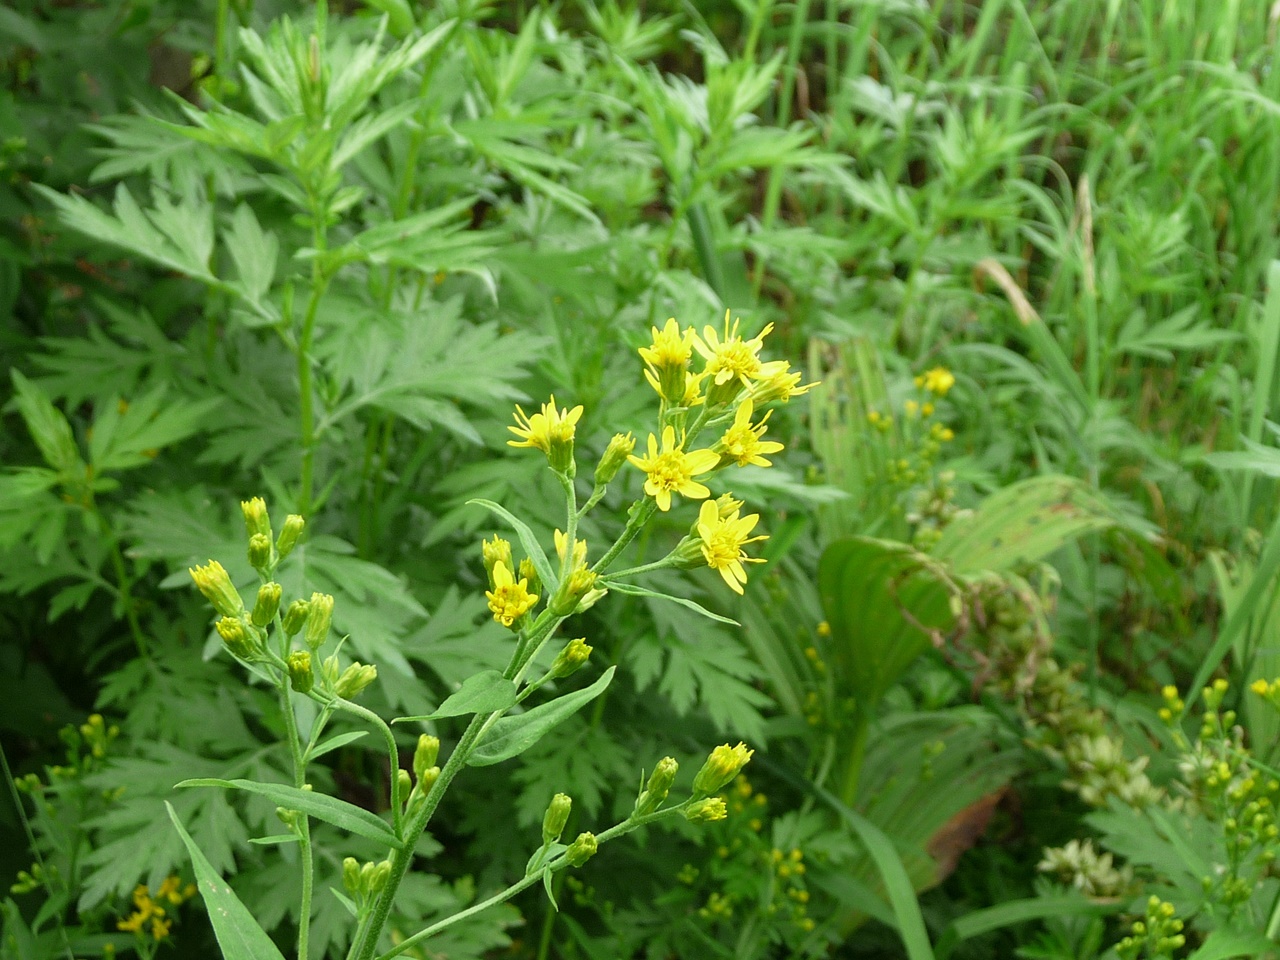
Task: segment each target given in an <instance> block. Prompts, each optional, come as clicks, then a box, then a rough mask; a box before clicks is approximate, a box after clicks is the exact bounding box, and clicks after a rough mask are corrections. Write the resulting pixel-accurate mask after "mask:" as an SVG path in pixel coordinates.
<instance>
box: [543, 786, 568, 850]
mask: <svg viewBox="0 0 1280 960" xmlns="http://www.w3.org/2000/svg"><path fill="white" fill-rule="evenodd" d="M572 809H573V801H572V800H571V799H570V798H569V797H568V795H566V794H563V793H557V794H556V795H555V796H554V797H552V798H551V802H550V803H549V804H547V812H546V815H545V816H543V818H542V843H543V845H544V846H546V845H548V844H552V843H555V842H556V841H557V840H559V839H560V834H562V833H564V825H565V824H566V823H568V822H569V811H570V810H572Z"/></svg>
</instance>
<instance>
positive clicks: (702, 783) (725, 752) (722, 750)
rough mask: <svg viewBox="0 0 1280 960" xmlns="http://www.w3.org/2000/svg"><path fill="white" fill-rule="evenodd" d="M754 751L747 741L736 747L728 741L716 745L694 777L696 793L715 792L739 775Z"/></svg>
mask: <svg viewBox="0 0 1280 960" xmlns="http://www.w3.org/2000/svg"><path fill="white" fill-rule="evenodd" d="M753 753H755V751H754V750H748V749H747V745H746V744H745V743H739V744H738V745H737V746H736V747H731V746H729V745H728V744H727V743H726V744H724V745H723V746H719V747H716V748H715V749H714V750H712V751H711V756H709V757H707V762H706V763H704V764H703V765H702V769H701V770H699V771H698V775H697V776H696V777H694V779H693V792H694V794H708V793H715V792H716V791H717V790H719V789H720V788H721V787H723V786H724V785H725V784H726V783H728V782H729V781H730V780H732V779H733V778H734V777H736V776H737V775H738V771H740V770H741V769H742V768H743V767H745V766H746V765H747V761H748V760H750V759H751V755H752V754H753Z"/></svg>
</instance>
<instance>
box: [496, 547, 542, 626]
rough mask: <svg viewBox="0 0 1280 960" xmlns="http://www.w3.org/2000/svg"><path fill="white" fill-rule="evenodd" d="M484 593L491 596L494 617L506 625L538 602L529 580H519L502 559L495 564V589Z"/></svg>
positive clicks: (513, 621) (517, 618)
mask: <svg viewBox="0 0 1280 960" xmlns="http://www.w3.org/2000/svg"><path fill="white" fill-rule="evenodd" d="M484 595H485V596H486V597H488V598H489V609H490V610H492V611H493V619H495V620H497V621H498V622H499V623H500V624H502V625H503V626H504V627H509V626H511V625H512V624H514V623H515V622H516V621H517V620H519V619H520V618H521V617H523V616H524V615H525V614H526V613H528V612H529V611H530V610H532V609H533V607H534V604H536V603H537V602H538V597H537V595H536V594H532V593H530V592H529V581H528V580H525V579H523V578H522V579H520V580H518V581H517V580H516V579H515V578H514V577H513V576H512V575H511V571H510V570H508V569H507V565H506V564H505V563H503V562H502V561H501V560H499V561H498V562H497V563H495V564H494V565H493V589H492V590H486V591H485V594H484Z"/></svg>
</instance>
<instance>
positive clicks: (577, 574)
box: [549, 567, 597, 617]
mask: <svg viewBox="0 0 1280 960" xmlns="http://www.w3.org/2000/svg"><path fill="white" fill-rule="evenodd" d="M596 579H597V576H596V574H595V573H593V572H592V571H591V570H588V569H587V568H586V567H578V568H577V569H576V570H574V571H573V572H572V573H570V574H569V576H567V577H565V580H564V582H563V583H562V584H560V589H559V590H557V591H556V595H555V596H554V597H552V599H551V603H550V604H549V606H550V607H551V612H552V613H553V614H555V615H556V616H557V617H567V616H569V614H571V613H573V612H574V611H575V610H577V609H578V604H579V603H580V602H581V601H582V599H583V598H584V597H585V596H586V595H587V594H589V593H591V592H592V591H593V590H594V589H595V585H596Z"/></svg>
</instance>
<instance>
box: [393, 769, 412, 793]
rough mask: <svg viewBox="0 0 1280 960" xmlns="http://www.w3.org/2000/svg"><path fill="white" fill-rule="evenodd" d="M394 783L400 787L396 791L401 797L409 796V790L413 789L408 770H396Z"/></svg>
mask: <svg viewBox="0 0 1280 960" xmlns="http://www.w3.org/2000/svg"><path fill="white" fill-rule="evenodd" d="M396 783H397V784H398V786H399V788H400V789H399V790H398V791H397V792H398V793H399V794H400V796H401V797H402V798H403V797H407V796H409V792H410V791H411V790H413V777H411V776H409V771H408V770H397V771H396Z"/></svg>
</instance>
